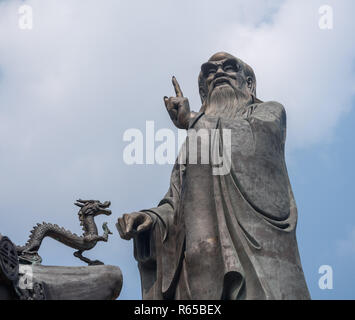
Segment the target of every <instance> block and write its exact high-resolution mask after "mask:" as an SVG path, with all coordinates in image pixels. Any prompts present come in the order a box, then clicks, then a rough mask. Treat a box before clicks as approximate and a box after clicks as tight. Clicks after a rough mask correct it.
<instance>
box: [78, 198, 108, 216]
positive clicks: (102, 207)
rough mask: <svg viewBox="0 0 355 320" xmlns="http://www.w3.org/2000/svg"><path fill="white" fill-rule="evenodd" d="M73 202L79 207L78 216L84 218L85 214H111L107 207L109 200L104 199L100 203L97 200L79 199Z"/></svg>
mask: <svg viewBox="0 0 355 320" xmlns="http://www.w3.org/2000/svg"><path fill="white" fill-rule="evenodd" d="M74 204H75V205H76V206H78V207H80V211H79V212H78V215H79V217H80V218H84V217H87V216H93V217H96V216H98V215H101V214H104V215H106V216H109V215H111V210H108V209H107V208H108V207H109V206H110V205H111V202H110V201H105V202H104V203H101V202H100V201H98V200H81V199H79V200H77V202H75V203H74Z"/></svg>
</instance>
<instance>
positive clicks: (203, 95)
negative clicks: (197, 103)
mask: <svg viewBox="0 0 355 320" xmlns="http://www.w3.org/2000/svg"><path fill="white" fill-rule="evenodd" d="M199 91H200V97H201V102H202V104H204V102H205V101H206V99H207V92H206V88H204V87H200V88H199Z"/></svg>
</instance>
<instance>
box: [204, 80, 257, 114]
mask: <svg viewBox="0 0 355 320" xmlns="http://www.w3.org/2000/svg"><path fill="white" fill-rule="evenodd" d="M250 101H251V97H250V95H249V94H247V93H245V92H242V91H241V90H239V89H235V88H233V87H232V86H221V87H216V88H214V89H213V90H212V92H211V93H209V95H208V97H207V99H206V105H205V114H206V115H210V116H218V117H221V118H228V119H234V118H236V117H237V116H238V115H239V114H240V113H241V112H242V111H243V110H244V108H245V106H247V105H248V104H250Z"/></svg>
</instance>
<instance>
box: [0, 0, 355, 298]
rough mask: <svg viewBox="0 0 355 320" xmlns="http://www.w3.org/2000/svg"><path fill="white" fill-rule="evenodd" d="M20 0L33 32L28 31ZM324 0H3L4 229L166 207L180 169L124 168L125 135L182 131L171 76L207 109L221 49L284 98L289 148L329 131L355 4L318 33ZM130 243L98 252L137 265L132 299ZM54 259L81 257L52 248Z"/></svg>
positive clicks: (346, 66) (20, 233) (342, 100)
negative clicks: (201, 77)
mask: <svg viewBox="0 0 355 320" xmlns="http://www.w3.org/2000/svg"><path fill="white" fill-rule="evenodd" d="M328 2H329V1H328ZM23 3H27V4H29V5H31V6H32V7H33V15H34V16H33V19H34V20H33V22H34V28H33V30H31V31H24V30H20V29H19V28H18V18H19V16H18V7H19V6H20V5H21V4H23ZM319 3H320V2H319V1H313V2H312V4H311V1H305V0H302V1H299V0H297V1H291V0H286V1H281V0H280V1H266V0H265V1H258V4H257V5H255V2H254V1H243V0H238V1H235V0H223V1H220V2H219V3H218V5H217V4H216V2H212V1H205V0H196V1H188V0H185V1H179V2H178V3H177V2H176V1H167V0H156V1H154V4H153V2H151V1H141V0H139V1H137V0H136V1H117V0H105V1H98V0H88V1H85V2H83V1H80V2H79V1H72V0H47V1H42V0H29V1H19V0H7V1H0V101H1V104H0V155H1V158H0V181H1V182H0V222H1V228H0V232H1V233H5V234H7V235H9V236H10V237H11V238H13V240H14V241H16V242H25V240H26V237H27V230H29V229H30V228H31V226H32V224H34V223H37V222H39V221H43V220H46V221H50V222H54V223H58V224H60V225H63V226H65V227H67V228H69V229H71V230H73V231H75V232H80V230H79V231H78V229H79V225H78V221H77V217H76V211H75V210H74V208H73V205H72V202H73V201H74V200H75V199H76V197H83V198H95V199H101V200H108V199H109V200H112V210H113V216H112V217H109V219H108V221H110V223H111V228H112V229H113V228H114V227H113V223H114V221H115V220H116V219H117V217H118V216H120V215H121V214H122V213H125V212H131V211H133V210H140V209H142V208H148V207H152V206H154V205H156V203H157V202H158V201H159V200H160V198H161V197H162V196H163V195H164V194H165V192H166V189H167V186H168V181H169V174H170V168H169V167H167V166H150V167H149V168H147V167H144V166H142V167H137V166H133V167H129V166H126V165H125V164H124V163H123V161H122V151H123V149H124V146H125V144H124V143H123V141H122V137H123V132H124V131H125V130H126V129H128V128H140V129H142V130H144V125H145V121H146V120H155V121H156V128H157V129H160V128H167V127H168V128H172V127H173V126H172V124H171V121H170V119H169V116H168V115H167V113H166V111H165V107H164V104H163V100H162V98H163V96H164V95H169V94H172V93H173V89H172V86H171V82H170V77H171V75H173V74H175V75H176V76H177V78H178V80H179V82H180V85H181V86H182V89H183V91H184V93H185V95H186V96H187V97H189V99H190V104H191V106H192V108H193V109H194V110H197V109H199V107H200V106H199V103H200V99H199V97H198V88H197V76H198V73H199V68H200V66H201V64H202V63H203V62H205V61H206V60H207V59H208V58H209V56H211V55H212V54H213V53H215V52H217V51H222V50H227V51H231V53H234V54H236V55H237V56H239V57H240V58H242V59H243V60H245V61H246V62H247V63H249V64H250V65H251V66H253V67H254V69H255V71H256V74H257V79H258V88H259V90H258V91H259V96H260V97H261V98H262V99H265V100H269V99H270V100H279V101H280V102H282V103H284V105H285V107H286V108H287V110H288V121H289V131H288V133H289V139H288V145H289V146H290V147H292V148H297V147H305V146H309V145H311V144H313V143H318V142H322V141H324V140H325V139H327V138H328V137H329V136H331V135H330V133H331V132H334V128H335V127H336V125H337V124H339V119H340V117H341V116H342V115H343V114H344V113H345V112H346V110H348V108H349V101H350V99H351V97H352V95H353V94H354V88H355V85H354V72H353V59H354V46H353V43H352V41H351V39H352V34H351V32H352V30H353V29H354V25H353V24H354V23H355V22H354V20H353V18H352V17H351V14H352V12H354V10H353V9H354V5H353V2H352V1H347V2H346V1H330V3H331V4H332V5H333V6H334V10H335V12H334V15H335V28H334V30H333V31H329V32H325V31H320V30H319V29H317V26H318V20H317V19H318V13H317V12H318V7H319V6H318V4H319ZM280 6H281V7H280ZM48 244H49V245H50V246H52V245H56V244H54V242H49V243H48ZM51 248H52V247H51ZM95 250H96V248H95ZM130 250H131V244H130V245H128V244H124V242H123V241H121V240H118V235H117V232H116V233H115V235H114V236H113V237H112V239H111V240H110V242H109V243H107V244H104V245H102V251H100V252H101V254H102V256H100V257H98V258H100V259H102V260H104V261H111V263H114V264H117V265H120V266H121V267H122V268H123V273H124V274H130V275H131V274H132V272H135V274H134V275H132V277H131V278H129V281H130V282H129V283H127V285H125V287H124V291H123V295H124V296H125V294H126V293H125V292H127V291H125V290H131V291H130V292H131V293H129V294H126V296H125V297H137V294H138V293H137V292H139V291H140V289H139V279H138V272H137V270H136V269H135V266H136V264H135V261H134V260H133V256H132V253H131V251H130ZM46 252H47V251H46ZM51 252H54V251H51ZM47 253H48V252H47ZM127 257H129V258H127ZM50 263H51V264H56V263H59V264H61V263H64V264H72V263H74V258H72V259H71V260H66V258H62V257H61V256H60V255H58V256H57V257H56V255H55V254H53V253H52V255H51V260H50ZM134 277H135V278H134ZM127 279H128V278H127ZM134 281H136V282H134Z"/></svg>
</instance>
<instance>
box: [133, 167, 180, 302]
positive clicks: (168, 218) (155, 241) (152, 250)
mask: <svg viewBox="0 0 355 320" xmlns="http://www.w3.org/2000/svg"><path fill="white" fill-rule="evenodd" d="M184 170H185V165H183V164H179V163H178V161H176V163H175V165H174V168H173V170H172V174H171V179H170V187H169V190H168V192H167V193H166V195H165V197H164V198H163V199H162V200H161V201H160V202H159V204H158V206H157V207H155V208H151V209H146V210H141V212H145V213H147V214H149V215H150V216H151V217H152V219H153V227H152V228H151V229H150V230H148V231H145V232H142V233H139V234H138V235H137V236H136V237H134V257H135V259H136V260H137V261H138V266H139V270H140V275H141V282H142V295H143V299H162V295H164V293H166V292H167V291H169V289H170V287H171V284H172V282H173V280H174V277H175V273H176V270H177V267H178V264H179V259H180V255H179V252H178V251H181V248H182V244H183V238H182V237H183V234H182V233H181V232H180V236H177V233H178V230H179V227H181V224H180V223H179V221H178V219H177V214H178V211H179V210H178V209H179V205H180V194H181V184H182V176H183V174H184ZM177 248H179V249H177Z"/></svg>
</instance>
